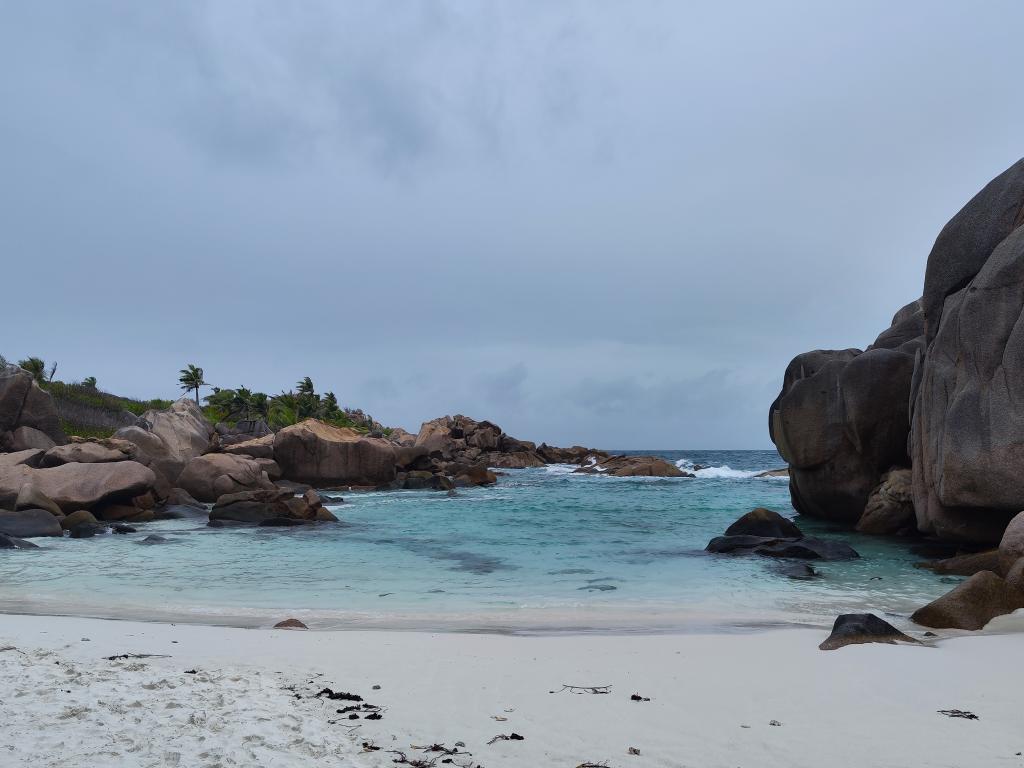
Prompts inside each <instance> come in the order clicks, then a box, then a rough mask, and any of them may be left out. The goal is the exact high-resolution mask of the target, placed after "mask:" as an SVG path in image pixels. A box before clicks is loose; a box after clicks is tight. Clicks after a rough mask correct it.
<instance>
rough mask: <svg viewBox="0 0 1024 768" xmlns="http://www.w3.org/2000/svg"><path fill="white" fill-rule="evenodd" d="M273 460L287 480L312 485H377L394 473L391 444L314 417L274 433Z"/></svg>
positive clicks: (387, 480)
mask: <svg viewBox="0 0 1024 768" xmlns="http://www.w3.org/2000/svg"><path fill="white" fill-rule="evenodd" d="M274 459H275V461H277V463H278V465H279V466H280V467H281V472H282V473H283V475H284V477H285V478H287V479H288V480H291V481H294V482H300V483H309V484H310V485H315V486H332V485H381V484H386V483H390V482H392V481H393V480H394V479H395V476H396V470H395V461H396V456H395V447H394V446H393V445H392V444H391V443H389V442H388V441H387V440H385V439H382V438H371V437H364V436H363V435H361V434H359V433H358V432H356V431H355V430H352V429H346V428H344V427H333V426H331V425H329V424H325V423H323V422H322V421H317V420H316V419H307V420H306V421H303V422H301V423H299V424H295V425H293V426H290V427H285V428H284V429H282V430H281V431H280V432H278V433H277V435H276V436H275V438H274ZM182 487H184V488H186V489H187V486H185V485H182ZM193 495H194V494H193ZM196 498H201V497H199V496H197V497H196Z"/></svg>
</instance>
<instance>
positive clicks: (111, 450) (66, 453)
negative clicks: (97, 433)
mask: <svg viewBox="0 0 1024 768" xmlns="http://www.w3.org/2000/svg"><path fill="white" fill-rule="evenodd" d="M137 453H138V448H137V447H136V446H135V444H134V443H132V442H129V441H128V440H120V439H117V438H108V439H104V440H82V439H78V438H72V439H71V442H70V443H68V444H67V445H59V446H57V447H55V448H51V449H50V450H48V451H47V452H46V454H45V455H44V456H43V460H42V462H41V464H42V466H44V467H57V466H60V465H61V464H76V463H77V464H103V463H105V462H109V461H131V460H133V459H135V458H136V454H137Z"/></svg>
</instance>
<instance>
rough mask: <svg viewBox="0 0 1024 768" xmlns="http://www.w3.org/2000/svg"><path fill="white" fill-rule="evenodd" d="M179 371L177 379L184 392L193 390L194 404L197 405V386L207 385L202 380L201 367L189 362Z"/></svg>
mask: <svg viewBox="0 0 1024 768" xmlns="http://www.w3.org/2000/svg"><path fill="white" fill-rule="evenodd" d="M180 373H181V376H179V377H178V381H179V382H180V383H181V388H182V389H183V390H185V391H186V392H191V391H192V390H195V393H196V405H199V388H200V387H206V386H209V385H208V384H207V383H206V382H205V381H204V380H203V369H202V368H197V367H196V366H194V365H192V363H189V364H188V365H187V366H185V367H184V368H182V369H181V371H180Z"/></svg>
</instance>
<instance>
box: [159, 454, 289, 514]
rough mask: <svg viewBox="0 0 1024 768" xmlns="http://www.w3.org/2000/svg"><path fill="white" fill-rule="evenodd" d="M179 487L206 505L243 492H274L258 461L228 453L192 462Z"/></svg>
mask: <svg viewBox="0 0 1024 768" xmlns="http://www.w3.org/2000/svg"><path fill="white" fill-rule="evenodd" d="M178 486H179V487H180V488H182V489H183V490H185V491H186V492H187V493H189V494H190V495H191V496H193V497H194V498H195V499H198V500H199V501H203V502H214V501H217V499H218V498H220V497H221V496H224V495H227V494H231V493H240V492H242V491H254V490H260V489H263V490H275V486H274V484H273V483H272V482H271V481H270V478H269V477H268V476H267V473H266V472H264V471H263V468H262V467H261V466H260V465H259V463H258V462H257V461H256V460H254V459H250V458H249V457H248V456H232V455H231V454H228V453H208V454H205V455H204V456H197V457H196V458H194V459H192V460H191V461H190V462H189V463H188V464H187V465H186V466H185V469H184V471H183V472H182V473H181V475H180V476H179V477H178Z"/></svg>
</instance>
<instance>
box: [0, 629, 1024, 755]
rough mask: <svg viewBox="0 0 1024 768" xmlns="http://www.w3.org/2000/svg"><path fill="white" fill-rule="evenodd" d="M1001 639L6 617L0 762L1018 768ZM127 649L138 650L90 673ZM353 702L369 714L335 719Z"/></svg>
mask: <svg viewBox="0 0 1024 768" xmlns="http://www.w3.org/2000/svg"><path fill="white" fill-rule="evenodd" d="M1019 624H1020V621H1019V619H1017V618H1016V617H1015V618H1012V619H1010V618H1007V619H1003V620H1001V621H997V622H995V623H994V625H993V628H992V629H991V630H990V631H988V632H987V633H986V634H984V635H981V636H972V637H957V638H949V639H945V640H939V641H938V642H936V643H935V644H934V645H933V646H920V647H915V646H892V645H862V646H849V647H846V648H843V649H840V650H838V651H833V652H823V651H819V650H818V648H817V645H818V643H820V642H821V640H822V639H824V637H825V636H826V635H827V632H824V631H819V630H814V629H791V630H772V631H760V632H751V633H742V634H730V635H724V634H688V635H649V636H633V635H618V636H615V635H594V636H588V635H575V636H538V637H530V636H501V635H489V634H488V635H485V634H455V633H451V634H428V633H418V632H366V631H350V632H316V631H286V630H266V629H238V628H228V627H209V626H195V625H173V624H149V623H140V622H129V621H104V620H97V619H80V618H54V617H34V616H9V615H5V616H2V617H0V649H2V650H0V690H2V691H3V696H2V700H0V722H2V723H3V727H2V728H0V765H4V766H22V765H32V766H100V765H102V766H210V767H213V766H236V765H238V766H241V765H259V766H305V765H312V764H314V763H315V764H319V765H351V766H386V765H393V764H395V762H394V761H396V760H402V759H403V755H404V757H405V759H407V760H408V761H409V763H410V764H417V763H415V762H414V761H416V760H421V761H425V762H423V763H418V764H420V765H441V764H448V765H459V766H477V765H479V766H485V767H487V768H491V767H493V766H524V765H537V766H569V767H570V768H574V767H575V766H579V765H608V766H634V765H635V766H673V767H678V766H694V767H695V768H696V767H697V766H700V767H701V768H708V767H713V766H723V767H725V766H729V767H730V768H736V767H737V766H739V767H741V768H745V767H747V766H750V767H754V766H756V767H758V768H762V767H764V766H787V767H794V766H808V767H810V766H815V767H816V768H817V767H819V766H847V765H849V766H855V765H856V766H864V765H872V766H893V767H894V768H895V767H896V766H909V765H913V766H964V767H965V768H966V767H967V766H970V767H971V768H974V767H976V766H1013V765H1024V757H1022V756H1021V752H1022V751H1024V732H1022V730H1021V728H1020V722H1021V721H1020V708H1019V703H1020V702H1019V695H1020V677H1019V676H1018V675H1017V674H1015V673H1012V670H1015V669H1017V666H1018V661H1019V654H1020V648H1021V636H1020V635H1019V634H1015V633H1013V632H1009V631H1007V630H1014V629H1019ZM1000 632H1002V633H1000ZM124 654H140V655H142V654H154V655H153V656H142V657H131V656H129V657H127V658H120V659H115V660H108V659H107V658H106V657H110V656H121V655H124ZM563 685H578V686H609V689H608V690H609V693H607V694H595V693H590V692H584V693H573V692H571V691H570V690H562V686H563ZM375 686H379V688H375ZM325 688H329V689H331V690H332V691H334V692H335V693H336V694H337V693H352V694H356V695H358V696H361V697H362V698H363V701H362V702H353V701H351V700H346V699H340V700H330V699H329V698H327V697H326V696H320V697H318V696H317V695H316V694H317V693H318V692H320V691H323V690H324V689H325ZM552 691H555V693H552ZM633 694H639V695H640V696H641V697H643V698H649V699H650V701H633V700H632V699H631V696H632V695H633ZM363 704H370V705H373V706H374V707H380V709H379V710H376V709H362V710H361V711H360V715H361V716H360V719H358V720H354V719H353V720H350V719H348V716H349V713H343V714H338V712H337V710H338V709H342V708H345V707H349V706H358V707H362V706H363ZM940 710H961V711H966V712H971V713H974V714H976V715H977V719H967V718H959V717H950V716H948V715H944V714H941V713H940ZM374 712H379V713H380V715H381V719H379V720H376V719H366V715H367V714H372V713H374ZM513 733H515V734H518V735H521V736H522V737H523V739H522V740H518V739H509V740H504V739H499V740H498V741H495V742H494V743H489V742H490V741H491V740H492V739H493V738H494V737H495V736H498V735H499V734H500V735H506V736H510V735H511V734H513ZM364 743H365V744H368V745H370V747H371V750H370V751H366V750H365V749H364V747H363V744H364ZM435 744H439V745H443V746H444V747H446V748H448V749H457V750H458V752H459V754H455V755H449V754H444V753H442V752H439V751H433V752H431V751H428V750H427V749H426V748H429V747H430V746H432V745H435ZM457 745H458V746H457ZM372 747H379V748H380V749H372ZM631 747H632V748H634V749H636V750H638V751H639V755H635V754H630V753H629V750H630V748H631ZM449 759H450V760H451V762H450V763H449V762H447V761H448V760H449ZM399 764H400V763H399Z"/></svg>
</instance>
